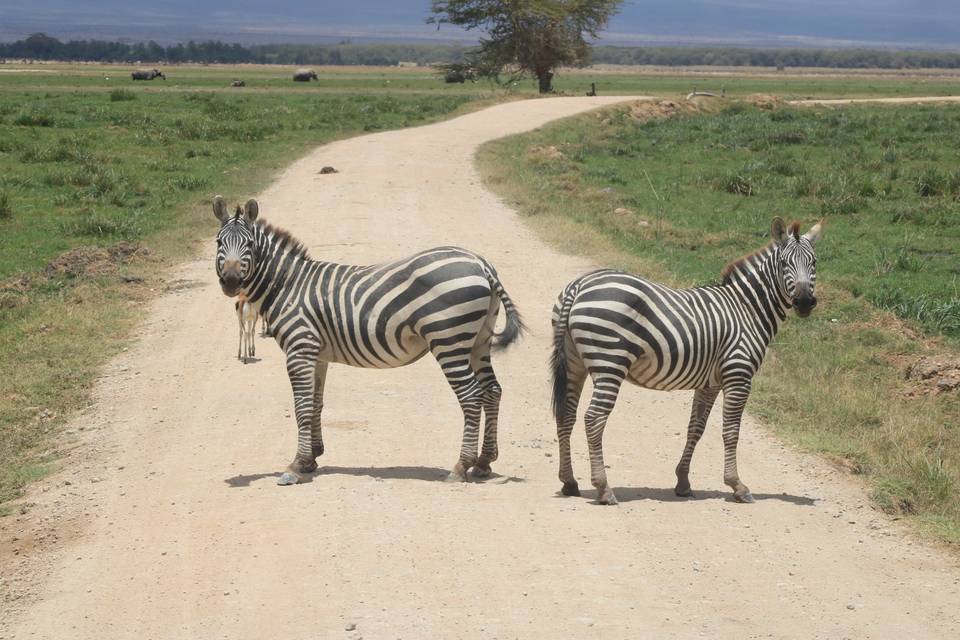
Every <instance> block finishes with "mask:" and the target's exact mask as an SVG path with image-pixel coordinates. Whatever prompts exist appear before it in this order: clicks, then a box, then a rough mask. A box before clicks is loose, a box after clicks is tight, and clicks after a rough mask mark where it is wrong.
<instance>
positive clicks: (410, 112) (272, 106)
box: [0, 67, 484, 503]
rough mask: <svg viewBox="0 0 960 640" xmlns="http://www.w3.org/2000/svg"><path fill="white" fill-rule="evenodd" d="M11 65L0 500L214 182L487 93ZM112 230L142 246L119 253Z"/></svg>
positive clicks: (47, 459)
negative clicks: (259, 84) (295, 86)
mask: <svg viewBox="0 0 960 640" xmlns="http://www.w3.org/2000/svg"><path fill="white" fill-rule="evenodd" d="M81 69H85V67H81ZM22 75H23V77H21V75H19V74H10V75H0V238H2V239H0V246H2V251H0V503H2V502H3V501H6V500H9V499H11V498H13V497H16V496H17V495H18V494H19V493H20V491H21V489H22V487H23V485H24V484H25V483H26V482H27V481H29V480H31V479H33V478H35V477H37V475H38V474H41V473H43V471H44V470H45V469H51V468H54V467H55V464H54V463H53V462H52V461H53V460H55V459H56V454H57V450H58V439H57V437H56V434H57V433H58V430H59V429H60V427H61V426H62V424H63V422H64V421H65V419H66V418H67V417H68V416H69V415H70V414H71V412H72V411H74V410H76V409H77V408H78V407H81V406H83V404H84V402H85V401H86V400H87V398H88V395H89V391H90V388H91V386H92V384H93V381H94V378H95V375H96V372H97V370H98V368H99V367H100V366H101V365H102V364H103V363H104V362H105V361H106V360H107V359H108V358H109V357H110V356H111V355H113V354H115V353H116V352H117V351H118V349H120V348H121V347H122V346H123V344H124V340H125V339H126V336H127V335H128V332H129V331H130V330H131V328H132V327H133V326H134V324H135V323H136V322H137V320H138V319H139V318H140V314H141V311H140V309H141V306H140V305H139V304H136V303H139V302H142V301H145V300H146V299H148V298H149V297H150V296H151V295H152V294H151V293H150V290H151V289H154V290H156V289H157V287H158V286H159V280H158V278H159V274H160V273H161V272H162V270H163V269H164V268H165V267H166V266H168V265H170V264H173V263H174V262H175V261H178V260H181V259H184V258H186V257H188V256H189V255H192V254H193V253H194V252H195V251H196V250H197V247H198V246H199V245H198V244H197V242H196V241H197V239H198V238H201V237H206V236H208V235H209V234H211V233H212V231H213V226H212V225H213V223H212V217H211V216H207V215H204V216H199V215H197V213H196V212H197V209H198V208H205V207H208V206H209V202H210V198H211V197H212V196H213V194H215V193H222V194H224V195H225V196H226V197H228V198H231V199H241V198H246V197H249V196H250V195H253V194H254V193H256V191H258V190H259V189H260V188H261V187H262V186H263V185H264V184H266V182H267V181H268V180H269V178H270V177H271V176H272V175H273V174H274V173H275V172H276V171H278V170H279V169H281V168H283V167H284V166H286V165H287V164H288V163H289V162H291V161H292V160H293V159H295V158H296V157H298V156H299V155H302V154H303V153H304V152H306V151H308V150H309V149H311V148H312V147H314V146H315V145H318V144H321V143H324V142H327V141H330V140H333V139H336V138H340V137H344V136H349V135H354V134H357V133H363V132H368V131H378V130H382V129H392V128H399V127H407V126H413V125H417V124H421V123H424V122H428V121H431V120H435V119H438V118H442V117H446V116H449V115H450V114H453V113H456V112H458V110H462V109H465V108H469V105H470V104H471V103H474V102H475V101H476V100H477V99H478V98H482V97H484V95H483V94H481V93H480V92H477V91H474V92H473V93H472V94H470V93H467V92H465V91H460V92H443V91H437V92H420V93H417V92H412V91H410V92H399V93H392V92H389V91H387V90H383V89H380V90H379V92H373V91H371V92H368V93H364V94H360V95H354V94H352V93H350V92H346V93H342V94H334V93H330V92H324V93H306V92H299V93H298V92H291V93H284V92H282V91H273V92H262V93H218V92H216V91H213V90H209V89H214V88H216V87H217V86H218V84H219V81H220V78H219V76H218V75H216V74H209V73H208V74H205V75H204V74H198V76H197V78H196V84H194V85H191V89H190V90H189V91H187V90H182V89H181V90H175V89H171V88H169V87H168V88H167V89H165V90H164V91H152V90H150V89H149V88H142V87H139V86H137V87H129V88H123V89H118V88H115V89H112V90H110V91H100V90H97V88H96V87H93V86H92V84H93V80H91V81H90V82H89V83H87V82H84V81H82V80H83V77H81V78H80V80H81V81H79V82H78V79H77V78H76V77H70V78H69V80H70V81H71V82H75V83H76V85H80V86H79V87H78V86H74V87H73V88H70V89H69V90H68V89H67V87H66V86H63V87H62V88H63V89H64V90H62V91H53V92H48V91H46V90H44V91H32V90H24V87H25V86H28V85H30V84H31V83H46V84H49V85H50V86H60V84H61V83H62V82H63V81H64V78H63V77H61V76H49V75H42V74H36V73H33V74H22ZM11 76H14V77H12V78H11ZM84 77H85V76H84ZM154 82H155V83H156V82H157V81H154ZM159 82H162V81H159ZM204 83H205V84H204ZM171 84H172V83H171ZM441 84H442V83H441ZM88 85H89V86H88ZM205 89H208V90H205ZM204 210H205V209H204ZM122 242H128V243H134V244H135V245H142V246H143V247H145V248H147V249H148V251H149V253H148V254H147V253H145V252H140V253H137V254H134V255H132V256H126V254H124V253H123V252H119V253H118V252H117V248H118V247H123V246H126V245H120V244H119V243H122ZM98 251H99V253H98ZM105 251H107V252H108V253H104V252H105ZM98 256H99V258H98ZM104 256H106V257H104ZM98 260H99V261H98ZM54 263H55V264H56V265H57V266H56V267H54Z"/></svg>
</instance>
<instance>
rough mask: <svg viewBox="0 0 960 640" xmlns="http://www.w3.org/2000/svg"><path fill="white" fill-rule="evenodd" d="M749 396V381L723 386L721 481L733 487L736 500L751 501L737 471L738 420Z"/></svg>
mask: <svg viewBox="0 0 960 640" xmlns="http://www.w3.org/2000/svg"><path fill="white" fill-rule="evenodd" d="M749 396H750V382H749V381H747V382H736V383H732V384H728V385H724V387H723V482H724V483H725V484H726V485H727V486H729V487H730V488H731V489H733V499H734V500H736V501H737V502H748V503H749V502H753V494H751V493H750V489H748V488H747V485H745V484H743V483H742V482H741V481H740V475H739V474H738V473H737V441H738V440H739V439H740V420H741V418H742V417H743V408H744V407H745V406H746V404H747V398H748V397H749Z"/></svg>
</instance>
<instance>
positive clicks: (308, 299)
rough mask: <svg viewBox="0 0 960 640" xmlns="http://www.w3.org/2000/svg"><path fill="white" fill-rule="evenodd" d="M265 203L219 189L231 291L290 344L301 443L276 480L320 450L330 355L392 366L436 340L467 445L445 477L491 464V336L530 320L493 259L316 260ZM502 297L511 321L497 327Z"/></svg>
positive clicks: (448, 252) (429, 255) (442, 250)
mask: <svg viewBox="0 0 960 640" xmlns="http://www.w3.org/2000/svg"><path fill="white" fill-rule="evenodd" d="M259 209H260V207H259V204H258V203H257V201H256V200H253V199H251V200H248V201H247V203H246V205H245V206H244V207H243V208H241V207H239V206H238V207H237V208H236V211H235V212H234V214H233V215H230V213H229V211H228V209H227V205H226V203H225V202H224V200H223V198H222V197H221V196H217V197H216V198H214V200H213V213H214V215H215V216H216V218H217V219H218V220H219V221H220V231H219V233H218V234H217V256H216V272H217V276H218V278H219V281H220V286H221V289H222V290H223V293H224V294H225V295H227V296H231V297H232V296H236V295H238V294H243V295H245V296H246V297H247V299H248V301H249V303H250V304H253V305H259V312H260V315H261V316H262V317H263V318H264V320H265V321H266V323H267V324H268V326H269V327H270V330H271V332H272V333H273V335H274V338H275V339H276V340H277V342H278V344H279V345H280V348H281V349H283V351H284V353H285V354H286V364H287V374H288V376H289V378H290V383H291V386H292V387H293V399H294V409H295V413H296V421H297V450H296V455H295V457H294V459H293V462H291V463H290V465H289V466H288V467H287V468H286V470H285V471H284V472H283V473H282V474H280V477H279V479H278V481H277V483H278V484H280V485H290V484H296V483H298V482H300V481H301V480H302V479H303V474H305V473H310V472H312V471H315V470H316V468H317V462H316V458H318V457H319V456H321V455H323V451H324V447H323V436H322V433H321V428H320V413H321V410H322V409H323V388H324V383H325V381H326V376H327V368H328V365H329V364H330V363H339V364H347V365H351V366H355V367H366V368H372V369H388V368H393V367H400V366H403V365H407V364H410V363H412V362H414V361H416V360H419V359H420V358H421V357H422V356H424V355H426V353H427V352H428V351H429V352H430V353H431V354H433V356H434V357H435V358H436V359H437V362H438V363H439V364H440V368H441V370H442V372H443V374H444V376H446V379H447V382H448V383H449V385H450V387H451V388H452V389H453V391H454V393H455V394H456V397H457V401H458V402H459V404H460V408H461V409H462V411H463V417H464V427H463V440H462V446H461V448H460V456H459V458H458V460H457V462H456V464H455V465H454V467H453V469H452V470H451V472H450V474H449V476H448V477H447V480H448V481H450V482H453V481H466V480H467V472H468V471H471V470H472V475H473V476H474V477H476V478H483V477H486V476H488V475H489V474H490V464H491V463H492V462H493V461H495V460H496V459H497V457H498V448H497V418H498V413H499V407H500V398H501V395H502V389H501V387H500V384H499V383H498V382H497V378H496V375H495V374H494V371H493V366H492V364H491V359H490V352H491V347H493V348H495V349H497V350H499V349H502V348H505V347H507V346H508V345H510V344H511V343H513V342H514V341H516V340H517V339H518V338H519V337H520V335H521V334H522V333H523V331H525V329H526V327H525V326H524V324H523V321H522V319H521V317H520V314H519V312H518V310H517V308H516V306H515V305H514V304H513V301H512V300H511V299H510V297H509V296H508V295H507V292H506V291H505V290H504V288H503V285H502V284H501V282H500V280H499V278H498V277H497V272H496V271H495V270H494V268H493V267H492V266H491V265H490V263H489V262H487V261H486V260H485V259H483V258H482V257H480V256H479V255H477V254H475V253H472V252H470V251H467V250H465V249H460V248H457V247H437V248H434V249H428V250H426V251H421V252H420V253H417V254H414V255H412V256H410V257H408V258H405V259H403V260H398V261H395V262H390V263H385V264H380V265H374V266H357V265H344V264H336V263H333V262H323V261H317V260H313V259H311V258H310V257H309V255H308V254H307V251H306V249H305V248H304V247H303V245H302V244H301V243H300V242H299V241H297V240H296V239H294V238H293V236H291V235H290V234H289V233H288V232H286V231H284V230H282V229H279V228H277V227H274V226H272V225H270V224H267V223H266V222H264V221H262V220H257V216H258V214H259ZM500 305H503V308H504V311H505V313H506V324H505V326H504V328H503V330H502V331H501V332H500V333H495V331H494V326H495V324H496V321H497V315H498V312H499V308H500ZM481 413H482V414H483V416H484V429H483V448H482V450H481V451H480V454H479V456H478V455H477V443H478V438H479V429H480V419H481Z"/></svg>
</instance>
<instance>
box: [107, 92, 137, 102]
mask: <svg viewBox="0 0 960 640" xmlns="http://www.w3.org/2000/svg"><path fill="white" fill-rule="evenodd" d="M136 99H137V94H136V93H134V92H133V91H130V90H129V89H114V90H113V91H111V92H110V102H126V101H129V100H136Z"/></svg>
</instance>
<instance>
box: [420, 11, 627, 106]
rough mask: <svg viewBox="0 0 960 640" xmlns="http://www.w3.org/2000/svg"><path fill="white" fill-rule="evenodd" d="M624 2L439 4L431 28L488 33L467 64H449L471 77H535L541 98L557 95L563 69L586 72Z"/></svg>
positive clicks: (471, 52)
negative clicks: (556, 77) (556, 79)
mask: <svg viewBox="0 0 960 640" xmlns="http://www.w3.org/2000/svg"><path fill="white" fill-rule="evenodd" d="M621 1H622V0H506V1H504V0H433V1H432V3H431V8H430V9H431V12H432V13H433V15H432V16H431V17H429V18H428V19H427V22H428V23H432V24H436V25H437V28H438V29H439V28H440V25H442V24H452V25H457V26H459V27H462V28H464V29H466V30H468V31H470V30H473V29H479V30H482V31H483V32H484V33H485V35H484V36H483V37H482V38H481V39H480V45H479V47H477V48H476V49H474V50H472V51H468V52H467V53H466V54H465V58H466V62H464V63H455V64H452V65H445V66H444V70H445V71H448V72H450V71H460V72H462V73H465V74H467V75H469V76H471V77H477V76H479V77H492V78H497V77H499V76H500V75H501V74H503V73H505V72H507V73H509V74H510V76H511V77H518V76H523V75H526V74H531V75H533V76H535V77H536V78H537V80H538V81H539V85H540V93H548V92H549V91H551V87H552V85H551V81H552V79H553V73H554V71H555V70H556V69H557V68H558V67H563V66H567V67H581V66H585V65H587V64H588V63H589V61H590V42H588V40H587V39H588V38H589V39H590V40H596V38H597V36H598V34H599V32H600V30H601V29H603V28H604V27H605V26H606V24H607V22H608V21H609V20H610V17H611V16H613V14H614V13H616V11H617V8H618V7H619V6H620V3H621Z"/></svg>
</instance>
